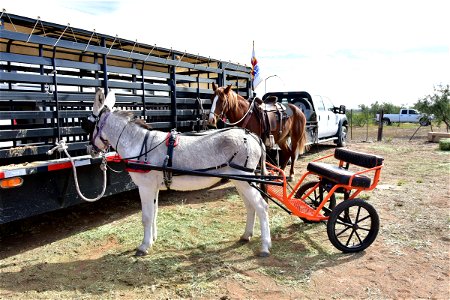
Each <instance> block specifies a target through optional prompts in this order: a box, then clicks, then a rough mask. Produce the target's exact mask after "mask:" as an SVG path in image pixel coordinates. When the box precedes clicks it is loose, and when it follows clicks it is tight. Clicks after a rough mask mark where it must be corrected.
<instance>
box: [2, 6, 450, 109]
mask: <svg viewBox="0 0 450 300" xmlns="http://www.w3.org/2000/svg"><path fill="white" fill-rule="evenodd" d="M1 3H2V8H5V9H6V11H7V12H9V13H14V14H18V15H22V16H26V17H31V18H36V17H37V16H40V17H41V19H42V20H43V21H49V22H55V23H59V24H63V25H65V24H67V23H70V24H71V26H73V27H78V28H82V29H86V30H92V29H94V28H95V29H96V30H97V32H100V33H104V34H110V35H112V36H115V35H116V34H118V36H119V37H121V38H124V39H128V40H136V39H137V40H138V42H140V43H146V44H150V45H153V44H157V45H158V46H161V47H165V48H171V47H172V48H173V49H176V50H179V51H185V50H186V51H187V52H188V53H193V54H197V53H199V54H200V55H202V56H206V57H208V56H211V57H213V58H215V59H222V60H225V61H232V62H237V63H240V64H246V65H250V58H251V52H252V42H253V41H254V42H255V52H256V57H257V59H258V61H259V67H260V69H261V72H262V76H263V78H267V77H269V76H272V75H277V76H272V77H270V78H268V79H267V80H264V81H263V82H262V83H261V84H260V85H259V86H258V87H257V89H256V92H257V94H258V95H259V96H262V95H263V94H264V92H265V90H266V91H267V92H269V91H292V90H305V91H308V92H310V93H312V94H321V95H325V96H328V97H329V98H330V99H331V100H332V101H333V102H334V104H335V105H340V104H345V105H347V107H350V108H356V107H358V105H359V104H366V105H369V104H371V103H374V102H375V101H379V102H391V103H394V104H397V105H412V104H414V103H415V102H416V101H417V100H418V99H419V98H421V97H423V96H425V95H427V94H430V93H432V92H433V88H434V86H436V85H438V84H449V83H450V15H449V11H450V1H448V0H427V1H415V0H412V1H399V0H397V1H395V0H390V1H386V0H377V1H363V0H359V1H346V0H340V1H336V0H329V1H326V0H323V1H320V0H316V1H303V0H297V1H284V0H278V1H245V0H226V1H212V0H210V1H208V0H198V1H196V0H190V1H187V0H170V1H144V0H138V1H134V0H123V1H122V0H118V1H112V0H108V1H88V0H84V1H67V0H59V1H57V0H54V1H51V0H39V1H21V0H14V1H11V0H8V1H2V2H1Z"/></svg>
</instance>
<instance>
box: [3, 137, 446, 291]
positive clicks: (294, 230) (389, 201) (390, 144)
mask: <svg viewBox="0 0 450 300" xmlns="http://www.w3.org/2000/svg"><path fill="white" fill-rule="evenodd" d="M407 136H408V138H395V137H393V138H386V139H385V141H383V142H372V141H367V142H361V139H358V138H354V139H353V141H352V142H350V143H349V144H348V148H350V149H354V150H359V151H364V152H370V153H375V154H378V155H381V156H383V157H384V158H385V166H384V168H383V171H382V176H381V180H380V183H379V185H378V187H377V188H376V189H375V190H374V191H373V192H368V193H365V194H363V195H362V198H364V199H366V200H367V201H369V202H370V203H371V204H373V206H374V207H376V209H377V212H378V214H379V216H380V232H379V235H378V237H377V239H376V240H375V242H374V243H373V244H372V245H371V246H370V247H369V248H368V249H367V250H365V251H363V252H361V253H356V254H342V253H341V252H339V251H338V250H337V249H335V248H333V246H332V245H331V244H330V242H329V241H328V238H327V235H326V226H324V225H323V224H305V223H303V222H302V221H301V220H299V219H298V218H295V217H293V216H289V215H287V214H286V213H284V212H282V211H281V210H280V209H279V208H277V207H276V206H275V205H272V204H271V205H270V212H269V214H270V218H271V233H272V243H273V247H272V250H271V256H270V257H268V258H259V257H257V256H256V255H255V252H256V251H257V249H258V246H259V230H258V229H256V230H255V235H256V236H255V238H254V240H252V241H251V242H250V243H249V244H244V245H243V244H240V243H237V239H238V237H239V235H240V234H241V233H242V230H243V224H244V222H245V220H244V217H243V216H244V214H243V213H244V211H243V209H242V201H240V200H239V199H237V198H238V197H237V196H236V193H235V191H234V189H233V188H232V187H231V185H230V184H229V183H227V184H223V185H220V186H218V187H215V188H214V189H212V190H210V191H201V192H189V193H162V194H161V197H160V201H161V205H160V218H159V222H160V224H159V226H160V235H159V236H160V237H159V239H158V241H157V242H156V244H155V245H154V246H153V248H152V250H151V251H150V254H149V255H148V256H147V257H144V258H139V259H138V258H135V257H134V256H133V253H134V252H133V247H134V246H137V244H138V243H139V241H140V234H141V231H142V230H141V225H140V211H139V208H140V204H139V198H138V194H137V192H129V193H126V194H124V195H120V196H115V197H111V198H110V199H106V200H107V201H105V200H102V201H100V202H97V203H94V204H86V205H80V206H79V207H75V208H71V209H67V210H64V211H58V212H54V213H51V214H46V215H44V216H39V217H35V218H31V219H28V220H24V221H21V222H15V223H13V224H8V225H7V226H2V231H1V232H2V236H1V240H0V242H1V244H0V259H1V260H0V298H1V299H30V298H33V299H35V298H42V299H61V298H72V299H73V298H76V299H87V298H95V299H144V298H146V299H173V298H191V299H305V298H309V299H361V298H365V299H366V298H369V299H386V298H390V299H392V298H402V299H403V298H408V299H411V298H414V299H430V298H432V299H450V291H449V287H450V285H449V283H450V282H449V273H450V270H449V267H450V265H449V245H450V234H449V233H450V232H449V228H450V217H449V204H450V201H449V200H450V189H449V186H450V185H449V183H450V176H449V175H450V153H449V152H442V151H439V150H438V145H437V144H435V143H428V142H426V140H425V138H424V137H423V136H418V137H416V138H414V139H413V140H412V141H409V140H408V139H409V136H410V135H407ZM333 149H334V146H332V145H325V146H320V147H315V148H313V149H311V151H310V152H308V154H307V155H305V156H304V157H302V158H300V159H299V160H298V162H297V163H296V170H297V171H296V172H297V174H301V173H302V172H304V170H305V169H306V164H307V163H308V161H310V160H311V159H314V158H316V157H319V156H323V155H325V154H328V153H331V152H332V151H333ZM112 203H113V204H112ZM238 211H239V213H236V212H238ZM192 217H194V219H193V218H192ZM195 217H197V218H198V219H195ZM204 222H206V223H204ZM234 222H235V223H237V225H236V227H233V226H234V225H232V223H234ZM203 224H204V225H203ZM184 227H186V228H184ZM204 237H207V239H206V238H204Z"/></svg>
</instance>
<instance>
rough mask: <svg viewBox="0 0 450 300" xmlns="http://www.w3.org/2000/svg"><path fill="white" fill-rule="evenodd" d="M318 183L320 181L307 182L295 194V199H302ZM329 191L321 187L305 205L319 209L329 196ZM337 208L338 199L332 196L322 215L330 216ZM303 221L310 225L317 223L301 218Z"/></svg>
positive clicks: (309, 197)
mask: <svg viewBox="0 0 450 300" xmlns="http://www.w3.org/2000/svg"><path fill="white" fill-rule="evenodd" d="M317 183H318V181H311V182H307V183H305V184H302V185H301V186H300V188H299V189H298V190H297V192H296V193H295V198H297V199H301V198H302V197H303V196H304V195H305V194H306V193H308V192H309V190H311V189H312V188H314V186H315V185H316V184H317ZM327 193H328V192H327V190H326V189H324V188H323V186H322V185H319V186H318V187H317V188H316V189H315V190H314V191H313V192H312V193H311V194H310V195H309V196H308V197H307V198H306V199H305V203H306V204H308V205H309V206H311V207H314V208H317V207H318V206H319V205H320V203H322V200H323V199H324V198H325V197H326V196H327ZM335 206H336V197H335V196H334V194H333V195H331V197H330V199H329V200H328V202H327V203H326V204H325V205H324V206H323V208H322V210H321V211H320V212H321V214H323V215H324V216H329V215H330V213H331V211H332V210H333V209H334V207H335ZM301 219H302V220H303V221H305V222H307V223H309V222H311V223H315V221H309V220H306V219H304V218H301Z"/></svg>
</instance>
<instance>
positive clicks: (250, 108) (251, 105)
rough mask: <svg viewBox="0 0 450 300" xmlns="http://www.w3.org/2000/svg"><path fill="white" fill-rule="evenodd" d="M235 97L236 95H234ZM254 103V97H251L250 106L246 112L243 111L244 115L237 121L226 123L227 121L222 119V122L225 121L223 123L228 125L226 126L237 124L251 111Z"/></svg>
mask: <svg viewBox="0 0 450 300" xmlns="http://www.w3.org/2000/svg"><path fill="white" fill-rule="evenodd" d="M236 97H237V95H236ZM254 103H255V99H253V101H252V103H251V104H250V106H249V107H248V110H247V112H246V113H245V115H244V116H243V117H242V118H241V119H240V120H239V121H237V122H234V123H228V122H226V121H223V123H225V124H226V125H228V126H234V125H237V124H239V123H240V122H242V121H243V120H244V119H245V117H247V115H248V114H249V113H250V111H251V110H252V108H253V105H254Z"/></svg>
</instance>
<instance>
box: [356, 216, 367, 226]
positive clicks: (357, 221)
mask: <svg viewBox="0 0 450 300" xmlns="http://www.w3.org/2000/svg"><path fill="white" fill-rule="evenodd" d="M368 218H370V215H367V216H365V217H364V218H362V219H360V220H358V219H356V223H357V224H358V223H359V222H362V221H364V220H367V219H368Z"/></svg>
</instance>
